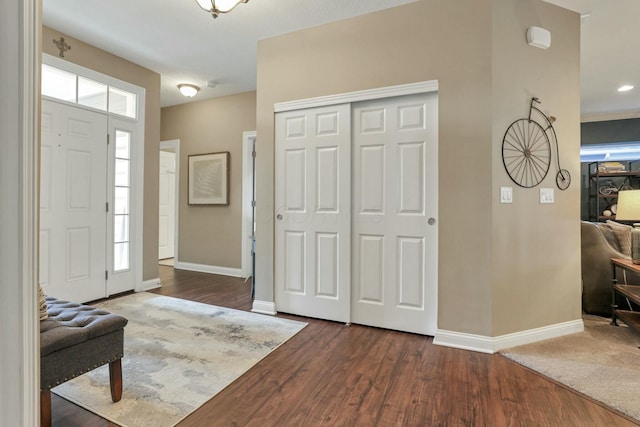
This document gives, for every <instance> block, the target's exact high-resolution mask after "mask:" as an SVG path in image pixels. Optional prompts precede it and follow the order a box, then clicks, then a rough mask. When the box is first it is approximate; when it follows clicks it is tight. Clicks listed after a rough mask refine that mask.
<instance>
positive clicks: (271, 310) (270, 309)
mask: <svg viewBox="0 0 640 427" xmlns="http://www.w3.org/2000/svg"><path fill="white" fill-rule="evenodd" d="M251 311H252V312H254V313H261V314H270V315H272V316H275V315H276V313H277V312H276V303H275V302H270V301H253V307H252V308H251Z"/></svg>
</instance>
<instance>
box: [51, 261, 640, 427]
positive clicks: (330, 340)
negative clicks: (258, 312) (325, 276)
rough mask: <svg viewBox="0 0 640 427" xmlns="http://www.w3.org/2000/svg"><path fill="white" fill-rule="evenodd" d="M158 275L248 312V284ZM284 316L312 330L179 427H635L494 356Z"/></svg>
mask: <svg viewBox="0 0 640 427" xmlns="http://www.w3.org/2000/svg"><path fill="white" fill-rule="evenodd" d="M160 279H161V281H162V283H163V287H162V288H160V289H157V290H154V291H153V292H155V293H158V294H162V295H169V296H175V297H179V298H184V299H189V300H193V301H199V302H204V303H208V304H215V305H220V306H225V307H231V308H235V309H239V310H250V309H251V298H250V295H249V292H250V284H249V283H245V282H244V281H243V280H241V279H235V278H229V277H225V276H217V275H211V274H205V273H194V272H188V271H181V270H174V269H173V268H171V267H165V266H160ZM281 317H287V318H292V319H296V320H302V321H305V322H308V323H309V325H308V326H307V327H306V328H304V329H303V330H302V331H301V332H300V333H299V334H297V335H296V336H294V337H293V338H292V339H290V340H289V341H287V342H286V343H285V344H283V345H282V346H281V347H279V348H278V349H276V350H275V351H274V352H273V353H271V354H270V355H269V356H267V357H266V358H265V359H263V360H262V361H261V362H260V363H258V364H257V365H256V366H254V367H253V368H252V369H251V370H250V371H249V372H247V373H246V374H245V375H243V376H242V377H240V378H239V379H238V380H236V381H235V382H234V383H232V384H231V385H230V386H228V387H227V388H226V389H224V390H223V391H222V392H220V393H219V394H218V395H216V396H215V397H214V398H212V399H211V400H210V401H209V402H207V403H206V404H205V405H203V406H202V407H201V408H199V409H198V410H197V411H195V412H194V413H192V414H191V415H190V416H188V417H187V418H186V419H184V420H183V421H182V422H181V423H180V424H179V426H180V427H191V426H197V427H201V426H206V427H208V426H554V427H555V426H563V427H564V426H633V425H639V424H637V423H635V422H634V421H632V420H630V419H628V418H626V417H624V416H622V415H620V414H619V413H616V412H614V411H612V410H609V409H607V408H606V407H603V406H601V405H600V404H598V403H596V402H595V401H592V400H590V399H589V398H586V397H584V396H582V395H579V394H577V393H575V392H573V391H571V390H570V389H568V388H565V387H564V386H562V385H560V384H557V383H555V382H553V381H550V380H548V379H546V378H545V377H543V376H541V375H538V374H536V373H534V372H533V371H530V370H528V369H526V368H523V367H521V366H520V365H517V364H516V363H514V362H511V361H510V360H508V359H506V358H504V357H502V356H500V355H488V354H482V353H475V352H471V351H464V350H457V349H451V348H446V347H440V346H435V345H433V342H432V339H431V338H428V337H423V336H419V335H412V334H406V333H401V332H395V331H389V330H383V329H376V328H369V327H364V326H358V325H352V326H345V325H343V324H339V323H333V322H326V321H321V320H315V319H308V318H301V317H297V316H289V315H281ZM125 333H126V330H125ZM124 375H125V376H124V386H125V390H124V393H126V373H124ZM52 407H53V410H52V411H53V425H54V426H65V427H72V426H83V427H84V426H88V427H91V426H101V427H102V426H114V424H112V423H110V422H108V421H105V420H103V419H101V418H99V417H97V416H95V415H93V414H91V413H89V412H87V411H85V410H84V409H82V408H80V407H78V406H76V405H74V404H72V403H70V402H67V401H66V400H64V399H61V398H59V397H57V396H56V395H55V394H54V395H53V400H52Z"/></svg>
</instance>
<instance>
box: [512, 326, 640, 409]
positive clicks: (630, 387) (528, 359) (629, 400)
mask: <svg viewBox="0 0 640 427" xmlns="http://www.w3.org/2000/svg"><path fill="white" fill-rule="evenodd" d="M583 320H584V332H580V333H576V334H571V335H565V336H563V337H559V338H553V339H550V340H545V341H541V342H537V343H533V344H527V345H523V346H519V347H513V348H509V349H505V350H502V351H500V353H501V354H502V355H504V356H505V357H508V358H509V359H512V360H514V361H515V362H518V363H519V364H521V365H524V366H527V367H529V368H531V369H533V370H534V371H537V372H540V373H541V374H543V375H545V376H548V377H550V378H552V379H554V380H556V381H558V382H560V383H563V384H565V385H567V386H569V387H570V388H572V389H574V390H576V391H578V392H580V393H583V394H585V395H587V396H589V397H591V398H593V399H595V400H597V401H600V402H602V403H604V404H605V405H607V406H609V407H611V408H615V409H617V410H619V411H620V412H622V413H624V414H627V415H629V416H630V417H632V418H635V419H637V420H640V398H639V397H638V390H639V389H640V349H639V348H638V346H639V345H640V334H638V333H637V332H635V331H633V330H631V329H629V328H628V327H627V326H625V325H624V324H623V323H622V322H618V323H619V324H620V326H619V327H615V326H612V325H610V324H609V323H610V321H611V320H610V319H606V318H602V317H597V316H588V315H587V316H584V319H583Z"/></svg>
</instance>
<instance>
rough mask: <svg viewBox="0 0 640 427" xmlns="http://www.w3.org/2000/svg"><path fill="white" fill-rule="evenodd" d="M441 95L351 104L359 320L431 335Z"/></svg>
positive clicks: (354, 310) (354, 306)
mask: <svg viewBox="0 0 640 427" xmlns="http://www.w3.org/2000/svg"><path fill="white" fill-rule="evenodd" d="M437 124H438V119H437V94H436V93H432V94H420V95H411V96H404V97H398V98H389V99H384V100H376V101H368V102H362V103H358V104H354V106H353V190H352V191H353V223H352V242H351V247H352V251H353V256H352V275H353V283H352V295H351V301H352V302H351V320H352V322H353V323H359V324H365V325H370V326H378V327H383V328H389V329H396V330H401V331H406V332H414V333H419V334H426V335H433V334H435V332H436V328H437V280H438V273H437V250H438V241H437V237H438V233H437V226H436V224H435V218H436V215H437V213H438V207H437V191H438V186H437V179H438V134H437Z"/></svg>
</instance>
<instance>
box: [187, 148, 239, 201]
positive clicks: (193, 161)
mask: <svg viewBox="0 0 640 427" xmlns="http://www.w3.org/2000/svg"><path fill="white" fill-rule="evenodd" d="M230 159H231V154H230V153H229V152H228V151H223V152H219V153H207V154H191V155H189V200H188V203H189V205H227V206H228V205H229V162H230Z"/></svg>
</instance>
